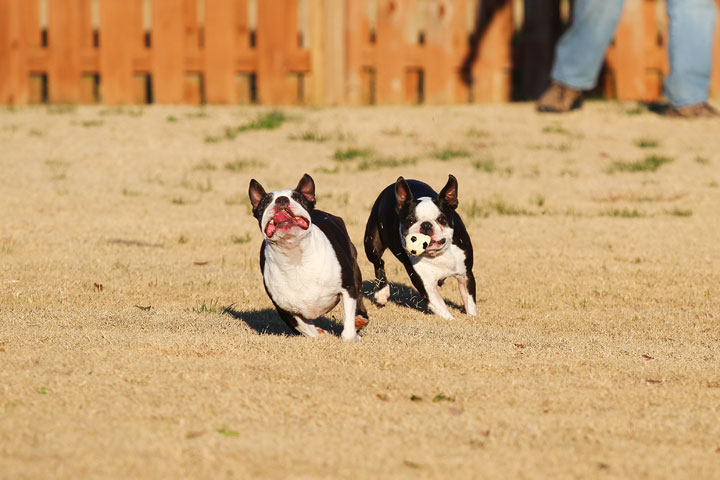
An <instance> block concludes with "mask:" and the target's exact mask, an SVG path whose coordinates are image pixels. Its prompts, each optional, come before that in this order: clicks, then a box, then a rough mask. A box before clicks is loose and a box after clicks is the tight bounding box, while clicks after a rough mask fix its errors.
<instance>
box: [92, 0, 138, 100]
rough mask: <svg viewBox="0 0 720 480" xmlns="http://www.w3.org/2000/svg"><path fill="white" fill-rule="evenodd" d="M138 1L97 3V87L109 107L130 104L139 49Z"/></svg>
mask: <svg viewBox="0 0 720 480" xmlns="http://www.w3.org/2000/svg"><path fill="white" fill-rule="evenodd" d="M141 7H142V5H141V0H101V2H100V32H101V33H100V35H101V36H100V82H101V83H100V85H101V92H102V99H103V102H104V103H107V104H108V105H121V104H124V103H132V102H133V101H134V100H135V94H134V78H133V77H134V70H133V56H134V53H136V52H137V51H138V50H140V49H141V48H142V45H143V44H142V14H141V12H142V10H141Z"/></svg>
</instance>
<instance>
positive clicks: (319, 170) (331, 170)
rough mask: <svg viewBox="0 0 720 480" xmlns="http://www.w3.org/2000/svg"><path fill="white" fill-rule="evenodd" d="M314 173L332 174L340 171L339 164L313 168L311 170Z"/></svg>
mask: <svg viewBox="0 0 720 480" xmlns="http://www.w3.org/2000/svg"><path fill="white" fill-rule="evenodd" d="M313 172H315V173H327V174H328V175H332V174H335V173H340V165H335V166H334V167H333V168H328V167H318V168H316V169H315V170H313Z"/></svg>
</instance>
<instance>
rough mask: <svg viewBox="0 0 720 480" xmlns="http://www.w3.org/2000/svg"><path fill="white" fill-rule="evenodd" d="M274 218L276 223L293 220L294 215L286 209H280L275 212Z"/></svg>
mask: <svg viewBox="0 0 720 480" xmlns="http://www.w3.org/2000/svg"><path fill="white" fill-rule="evenodd" d="M273 220H275V225H277V224H279V223H283V222H289V221H291V220H292V216H291V215H290V214H289V213H288V212H286V211H285V210H280V211H278V212H277V213H275V216H274V217H273Z"/></svg>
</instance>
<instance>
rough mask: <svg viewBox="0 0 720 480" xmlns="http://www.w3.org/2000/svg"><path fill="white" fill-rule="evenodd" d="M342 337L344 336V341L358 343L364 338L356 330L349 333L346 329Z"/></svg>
mask: <svg viewBox="0 0 720 480" xmlns="http://www.w3.org/2000/svg"><path fill="white" fill-rule="evenodd" d="M340 337H341V338H342V340H343V342H347V343H357V342H359V341H360V340H361V339H362V338H361V337H360V335H358V334H357V333H356V332H355V331H354V330H353V331H352V332H350V333H347V334H346V333H345V331H343V333H342V335H340Z"/></svg>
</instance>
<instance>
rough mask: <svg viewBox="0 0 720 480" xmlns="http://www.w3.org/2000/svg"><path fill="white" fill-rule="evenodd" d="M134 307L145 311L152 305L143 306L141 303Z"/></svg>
mask: <svg viewBox="0 0 720 480" xmlns="http://www.w3.org/2000/svg"><path fill="white" fill-rule="evenodd" d="M135 308H139V309H140V310H142V311H147V310H150V309H151V308H152V305H148V306H147V307H143V306H142V305H135Z"/></svg>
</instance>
